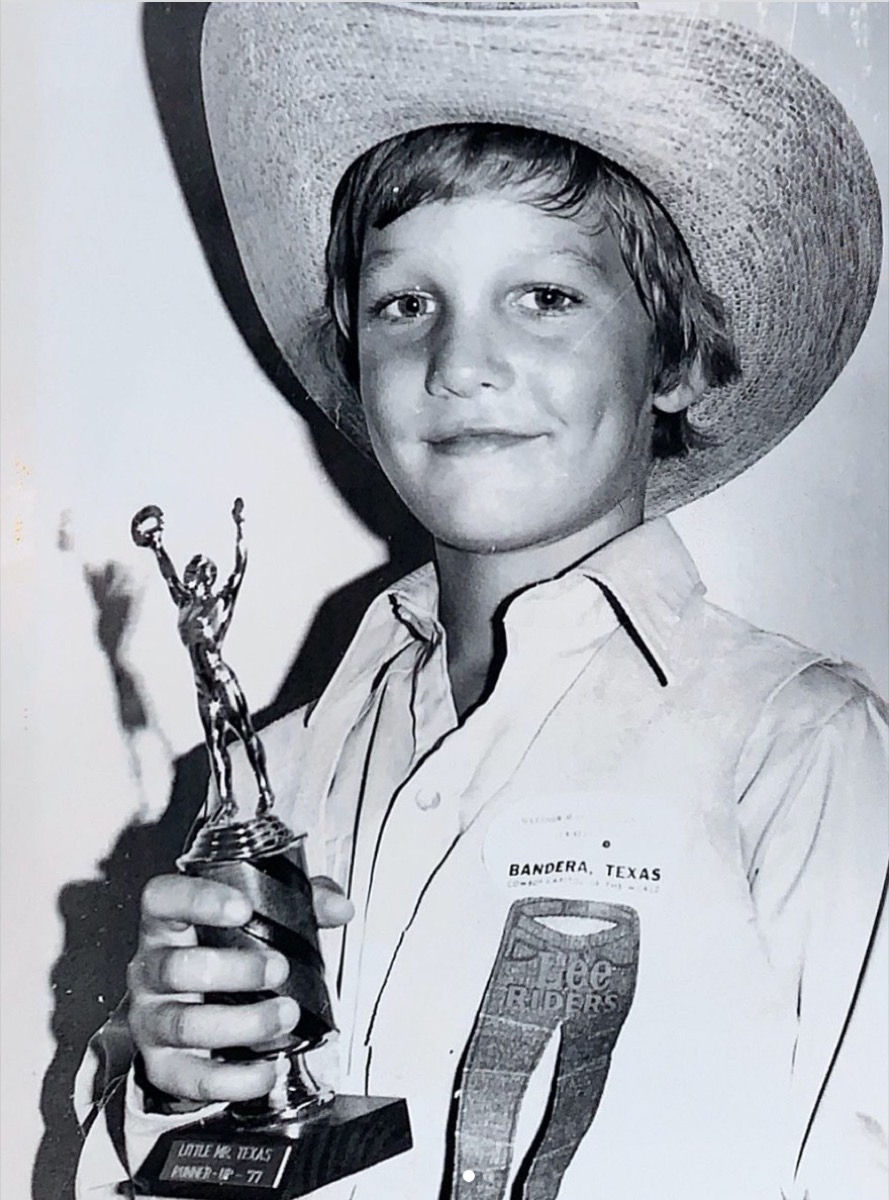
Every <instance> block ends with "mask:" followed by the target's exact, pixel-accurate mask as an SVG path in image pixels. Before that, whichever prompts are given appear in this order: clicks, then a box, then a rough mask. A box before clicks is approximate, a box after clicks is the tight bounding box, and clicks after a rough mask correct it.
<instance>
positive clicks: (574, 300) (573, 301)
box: [517, 284, 582, 316]
mask: <svg viewBox="0 0 889 1200" xmlns="http://www.w3.org/2000/svg"><path fill="white" fill-rule="evenodd" d="M517 303H518V306H519V308H524V309H526V310H528V311H530V312H533V313H537V314H539V315H542V316H543V315H546V316H549V315H550V314H558V313H563V312H568V311H569V310H570V309H572V308H576V307H577V306H578V305H579V304H581V303H582V299H581V297H580V296H578V295H577V293H576V292H569V291H566V290H565V289H564V288H561V287H555V286H554V285H551V284H543V285H541V286H540V287H534V288H529V289H528V290H527V291H526V292H523V293H522V295H521V296H519V298H518V301H517Z"/></svg>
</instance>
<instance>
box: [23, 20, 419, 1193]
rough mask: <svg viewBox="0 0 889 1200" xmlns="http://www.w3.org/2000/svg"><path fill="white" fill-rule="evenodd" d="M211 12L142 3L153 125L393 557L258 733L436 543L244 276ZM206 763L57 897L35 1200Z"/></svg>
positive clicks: (60, 1167) (306, 644)
mask: <svg viewBox="0 0 889 1200" xmlns="http://www.w3.org/2000/svg"><path fill="white" fill-rule="evenodd" d="M206 8H207V5H206V4H189V3H185V4H181V3H176V4H148V5H145V7H144V10H143V32H144V39H145V53H146V62H147V67H148V72H149V76H150V79H151V83H152V87H153V89H154V93H155V99H156V102H157V108H158V115H159V117H160V120H161V124H162V126H163V128H164V133H165V136H166V138H167V142H168V146H169V150H170V155H171V158H172V160H173V163H174V165H175V167H176V170H177V173H178V176H179V180H180V184H181V186H182V190H183V194H184V196H185V199H186V202H187V204H188V208H189V211H190V213H191V216H192V218H193V220H194V224H195V228H196V231H197V233H198V236H199V238H200V241H201V245H202V247H203V250H204V254H205V256H206V259H207V263H208V265H209V267H210V269H211V271H212V273H213V276H214V278H215V280H216V283H217V286H218V288H219V291H220V295H221V297H222V299H223V301H224V302H225V304H226V307H227V308H228V310H229V312H230V313H231V316H232V318H233V320H234V321H235V323H236V324H237V326H238V328H239V330H240V331H241V334H242V335H243V337H244V339H245V341H246V342H247V344H248V346H249V348H250V350H251V352H252V353H253V354H254V356H255V357H256V359H257V361H258V362H259V364H260V365H261V367H262V368H263V370H264V371H265V373H266V375H267V376H268V378H269V379H270V380H271V382H272V383H273V384H274V385H275V386H276V387H277V388H278V390H279V391H280V392H281V394H282V395H283V396H284V397H285V399H286V400H287V402H288V403H289V404H290V405H291V406H292V407H293V408H294V409H295V411H296V412H297V413H298V414H299V415H300V416H301V417H302V418H303V420H305V422H306V424H307V426H308V428H309V431H310V433H311V436H312V438H313V440H314V443H315V448H316V451H317V453H318V456H319V459H320V461H321V462H322V464H323V466H324V468H325V470H326V472H327V474H328V475H329V477H330V478H331V480H332V481H333V483H334V485H335V486H336V487H337V488H338V490H339V491H340V493H341V494H342V496H343V498H344V499H345V500H346V501H347V503H348V504H349V505H350V507H351V508H352V510H353V511H354V512H355V513H356V515H357V516H358V517H359V518H360V519H361V520H362V521H363V522H364V523H365V525H366V526H367V527H368V529H370V530H371V531H372V532H373V533H374V534H375V535H376V536H377V537H380V538H381V539H383V540H384V541H385V542H386V544H387V545H388V547H389V555H390V557H389V561H388V562H387V563H386V564H385V565H384V566H382V567H379V568H377V569H376V570H374V571H371V572H369V573H368V574H367V575H365V576H363V577H361V578H359V579H357V580H354V581H353V582H351V583H350V584H347V585H346V586H345V587H344V588H342V589H341V590H340V591H338V592H337V593H335V594H334V595H332V596H331V597H329V598H328V599H327V600H326V601H325V602H324V603H323V604H322V606H321V607H320V609H319V610H318V612H317V613H316V615H315V618H314V620H313V622H312V625H311V627H310V629H309V631H308V633H307V635H306V637H305V639H304V641H303V643H302V645H301V646H300V647H299V649H298V651H297V652H296V654H295V658H294V660H293V665H292V667H291V669H290V671H289V673H288V675H287V677H286V679H285V681H284V683H283V685H282V687H281V689H280V691H279V693H278V695H277V696H276V698H275V700H274V701H273V702H272V704H271V705H269V706H268V707H267V708H266V709H264V710H263V711H262V712H261V713H259V714H257V724H258V726H259V727H260V728H261V727H263V726H265V725H267V724H269V722H270V721H272V720H274V719H276V718H277V717H280V716H283V715H284V714H285V713H287V712H290V711H292V710H293V709H294V708H296V707H298V706H299V705H300V704H303V703H306V702H307V701H308V700H310V699H313V698H314V697H316V696H317V695H318V694H319V693H320V692H321V691H322V690H323V688H324V686H325V684H326V683H327V681H328V679H329V678H330V676H331V675H332V673H333V671H334V670H335V668H336V665H337V663H338V662H339V660H340V658H341V657H342V655H343V653H344V651H345V649H346V647H347V646H348V643H349V641H350V640H351V637H352V635H353V633H354V631H355V629H356V627H357V625H358V622H359V621H360V619H361V617H362V615H363V613H364V610H365V608H366V607H367V604H368V603H369V601H370V600H371V599H372V597H373V596H374V595H376V593H377V592H378V591H380V590H381V589H382V588H384V587H385V586H386V585H387V584H389V583H391V582H392V581H394V580H395V579H397V578H398V577H399V576H400V575H403V574H405V573H406V572H407V571H410V570H413V569H414V567H416V566H418V565H419V564H420V563H421V562H424V561H426V560H428V558H429V556H430V550H429V543H428V537H427V535H426V534H425V532H424V531H423V530H422V529H421V528H420V526H418V525H417V524H416V522H414V521H413V519H412V518H411V517H410V516H409V515H408V513H407V512H406V511H405V510H404V508H403V507H402V506H401V503H400V501H399V500H398V499H397V497H396V496H395V495H394V493H393V492H392V491H391V489H390V488H389V486H388V484H387V483H386V481H385V480H384V478H383V477H382V475H381V474H380V472H379V471H378V470H377V469H376V468H375V467H374V466H373V465H372V464H371V463H369V462H368V461H367V460H366V459H365V458H364V457H363V456H362V455H361V454H360V453H359V452H358V451H357V450H355V449H353V448H352V447H351V446H349V445H348V444H347V443H346V442H345V441H344V440H343V438H342V437H341V436H340V435H339V434H338V433H337V432H336V431H335V430H334V429H333V427H332V426H331V425H330V424H329V422H328V421H327V419H326V418H325V417H324V416H323V415H321V414H320V413H319V411H318V410H317V409H316V408H315V406H314V405H313V403H312V402H311V401H310V400H309V399H308V398H307V397H306V396H305V394H304V393H303V391H302V389H301V388H300V386H299V384H298V383H297V381H296V379H295V378H294V377H293V375H292V373H291V372H290V371H289V369H288V367H287V366H286V364H285V363H284V362H283V360H282V359H281V357H280V355H279V353H278V351H277V348H276V347H275V345H274V342H273V341H272V339H271V337H270V335H269V333H268V331H267V329H266V327H265V325H264V323H263V321H262V318H261V316H260V315H259V312H258V310H257V308H256V305H255V304H254V302H253V298H252V295H251V293H250V290H249V287H248V285H247V282H246V279H245V278H244V274H243V270H242V268H241V264H240V260H239V258H238V254H237V250H236V248H235V245H234V239H233V237H232V235H231V232H230V230H229V228H228V222H227V218H226V213H225V206H224V204H223V201H222V196H221V193H220V190H219V185H218V183H217V180H216V176H215V172H214V169H213V162H212V156H211V153H210V146H209V141H208V138H207V132H206V127H205V124H204V116H203V106H202V102H201V92H200V80H199V62H198V54H199V48H200V34H201V26H202V23H203V18H204V13H205V11H206ZM109 570H111V571H112V575H109V574H108V572H107V571H106V573H105V574H104V575H103V574H101V573H100V574H95V575H89V574H88V576H87V584H88V586H89V588H90V590H91V593H92V596H93V599H94V601H95V604H96V607H97V610H98V614H97V619H98V624H97V633H98V637H99V640H100V642H101V644H102V648H103V650H104V652H105V654H106V657H107V658H108V663H109V668H110V670H111V674H112V678H113V680H114V684H115V688H116V691H117V698H118V710H119V718H120V731H121V736H123V737H126V736H127V735H128V732H132V728H133V722H134V720H135V724H136V725H138V724H139V721H140V716H141V715H142V709H141V707H140V703H141V702H140V698H139V696H138V692H137V691H136V690H135V683H134V680H133V679H132V678H131V677H130V676H129V675H128V674H127V673H126V672H125V671H123V672H122V671H121V667H120V663H119V661H118V660H119V656H118V654H117V650H118V648H119V647H120V645H121V642H122V639H123V638H124V636H125V632H126V625H127V623H128V622H130V621H131V620H132V616H133V613H132V611H131V608H130V607H126V606H124V607H121V597H120V594H119V592H120V589H119V588H117V587H116V586H113V585H114V584H115V579H114V578H113V564H111V565H110V566H109ZM208 775H209V771H208V766H207V755H206V751H205V749H204V747H203V746H199V747H196V748H195V749H194V750H192V751H190V752H189V753H188V754H187V755H185V756H183V757H182V758H181V759H179V761H178V763H177V765H176V775H175V779H174V783H173V788H172V793H171V797H170V802H169V805H168V807H167V810H166V811H165V813H164V815H163V816H162V817H161V819H160V820H159V821H157V822H156V823H154V824H147V825H146V824H132V825H130V826H129V827H128V828H126V829H125V830H124V831H123V832H122V833H121V835H120V837H119V839H118V841H117V843H116V844H115V846H114V848H113V849H112V851H111V853H110V854H109V855H108V857H107V858H106V859H105V860H104V861H103V862H102V863H100V864H99V872H100V878H99V879H98V880H95V879H93V880H88V881H78V882H75V883H71V884H69V885H68V886H66V887H65V888H64V889H63V891H62V893H61V895H60V897H59V911H60V913H61V915H62V918H63V921H64V928H65V940H64V948H63V951H62V953H61V955H60V956H59V958H58V960H57V961H56V963H55V965H54V968H53V971H52V988H53V994H54V997H55V1007H54V1011H53V1016H52V1032H53V1036H54V1037H55V1039H56V1053H55V1056H54V1058H53V1061H52V1063H51V1065H50V1067H49V1069H48V1071H47V1073H46V1077H45V1079H44V1081H43V1089H42V1097H41V1113H42V1116H43V1120H44V1125H45V1129H46V1132H45V1134H44V1137H43V1141H42V1143H41V1145H40V1148H39V1151H38V1154H37V1158H36V1161H35V1166H34V1172H33V1193H32V1194H33V1197H34V1200H72V1197H73V1194H74V1187H73V1181H74V1173H75V1169H76V1162H77V1156H78V1153H79V1150H80V1146H81V1136H80V1131H79V1129H78V1126H77V1122H76V1119H75V1116H74V1111H73V1107H72V1090H73V1081H74V1076H75V1074H76V1071H77V1067H78V1065H79V1063H80V1061H81V1059H82V1057H83V1054H84V1051H85V1048H86V1045H87V1042H88V1041H89V1039H90V1037H91V1036H92V1034H93V1033H94V1032H95V1031H96V1029H98V1028H99V1026H100V1025H101V1024H102V1023H103V1022H104V1021H105V1019H106V1018H107V1017H108V1015H109V1013H110V1012H111V1011H112V1009H113V1008H114V1007H115V1006H116V1005H117V1003H118V1002H119V1001H120V999H121V998H122V996H123V992H124V987H125V975H126V965H127V963H128V962H129V960H130V958H131V957H132V955H133V953H134V951H135V947H136V938H137V931H138V908H139V896H140V894H141V891H142V889H143V887H144V886H145V884H146V883H147V881H148V880H149V879H150V878H152V876H154V875H157V874H161V873H165V872H167V871H169V870H170V869H171V868H172V864H173V861H174V859H175V858H176V856H177V854H178V853H179V852H180V850H181V847H182V845H183V843H184V842H185V840H186V838H187V836H188V832H189V830H190V828H191V825H192V823H193V821H194V818H195V816H196V815H197V813H198V811H199V809H200V806H201V804H202V802H203V798H204V795H205V793H206V788H207V781H208Z"/></svg>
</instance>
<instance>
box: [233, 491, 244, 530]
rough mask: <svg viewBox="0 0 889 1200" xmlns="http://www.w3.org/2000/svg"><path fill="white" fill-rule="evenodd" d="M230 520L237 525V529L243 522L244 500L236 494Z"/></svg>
mask: <svg viewBox="0 0 889 1200" xmlns="http://www.w3.org/2000/svg"><path fill="white" fill-rule="evenodd" d="M232 520H233V521H234V523H235V524H236V525H237V527H238V529H240V528H241V526H242V525H243V524H244V501H243V500H242V499H241V497H240V496H238V498H237V500H236V501H235V502H234V504H233V505H232Z"/></svg>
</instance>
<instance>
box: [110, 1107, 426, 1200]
mask: <svg viewBox="0 0 889 1200" xmlns="http://www.w3.org/2000/svg"><path fill="white" fill-rule="evenodd" d="M411 1145H412V1140H411V1130H410V1122H409V1120H408V1115H407V1104H406V1103H405V1101H404V1100H393V1099H389V1098H384V1097H380V1096H336V1097H334V1099H333V1100H332V1101H331V1102H330V1103H329V1104H324V1105H322V1106H320V1107H319V1108H317V1109H316V1110H315V1111H314V1112H312V1113H311V1114H310V1115H309V1116H307V1117H301V1118H300V1119H298V1120H292V1121H282V1122H281V1123H280V1124H276V1125H273V1126H266V1127H265V1128H262V1129H253V1130H252V1129H250V1128H248V1127H245V1125H244V1124H243V1123H242V1122H236V1121H235V1119H234V1118H233V1117H232V1116H230V1115H229V1113H227V1112H225V1113H222V1114H221V1115H219V1116H216V1117H209V1118H207V1119H206V1120H204V1121H195V1122H194V1123H193V1124H191V1125H187V1126H184V1127H182V1128H180V1129H177V1130H174V1131H172V1132H169V1133H165V1134H162V1135H161V1137H160V1138H159V1139H158V1141H157V1144H156V1145H155V1147H154V1149H153V1150H152V1151H151V1153H150V1154H149V1155H148V1157H147V1158H146V1160H145V1162H144V1164H143V1165H142V1167H141V1169H140V1170H139V1171H138V1173H137V1174H136V1176H135V1178H134V1181H133V1182H134V1184H135V1193H136V1195H137V1196H158V1197H168V1196H172V1197H182V1198H184V1200H226V1198H227V1200H272V1198H274V1200H295V1198H296V1197H298V1196H308V1195H309V1194H310V1193H311V1192H314V1191H316V1190H317V1189H318V1188H320V1187H323V1186H324V1185H325V1184H328V1183H333V1181H334V1180H336V1179H343V1178H344V1177H345V1176H347V1175H353V1174H355V1172H356V1171H363V1170H364V1169H365V1168H366V1167H371V1166H373V1165H374V1163H378V1162H382V1161H383V1160H384V1159H387V1158H393V1157H394V1156H395V1155H396V1154H401V1153H403V1152H404V1151H405V1150H409V1149H410V1148H411Z"/></svg>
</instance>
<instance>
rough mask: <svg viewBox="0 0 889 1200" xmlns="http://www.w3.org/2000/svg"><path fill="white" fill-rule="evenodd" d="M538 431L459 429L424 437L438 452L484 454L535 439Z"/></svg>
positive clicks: (510, 447) (538, 435)
mask: <svg viewBox="0 0 889 1200" xmlns="http://www.w3.org/2000/svg"><path fill="white" fill-rule="evenodd" d="M542 436H543V435H542V434H540V433H517V432H516V431H515V430H511V429H460V430H456V431H455V432H454V433H448V434H437V435H435V436H433V437H429V438H427V439H426V441H427V443H428V444H429V445H430V446H432V448H433V449H434V450H435V451H437V452H438V453H439V454H451V455H457V454H484V453H492V452H493V451H496V450H509V449H512V448H513V447H515V446H520V445H522V444H523V443H525V442H533V441H536V439H537V438H539V437H542Z"/></svg>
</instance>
